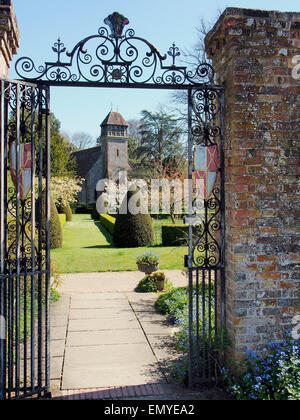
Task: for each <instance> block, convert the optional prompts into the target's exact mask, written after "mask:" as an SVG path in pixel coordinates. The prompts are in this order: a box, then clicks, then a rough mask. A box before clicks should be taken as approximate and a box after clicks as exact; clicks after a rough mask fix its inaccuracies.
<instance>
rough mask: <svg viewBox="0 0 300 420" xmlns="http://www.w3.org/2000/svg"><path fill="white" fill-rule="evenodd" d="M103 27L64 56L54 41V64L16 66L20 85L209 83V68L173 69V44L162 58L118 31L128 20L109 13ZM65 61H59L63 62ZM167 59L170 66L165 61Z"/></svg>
mask: <svg viewBox="0 0 300 420" xmlns="http://www.w3.org/2000/svg"><path fill="white" fill-rule="evenodd" d="M104 23H105V24H107V25H108V26H109V28H110V30H111V34H109V32H108V30H107V29H106V28H105V27H101V28H100V29H99V30H98V33H97V34H95V35H92V36H89V37H87V38H85V39H83V40H82V41H80V42H78V43H77V44H76V45H75V47H74V48H73V50H72V51H71V52H67V50H66V47H65V45H64V44H63V43H62V42H61V40H60V39H58V40H57V42H56V43H55V44H54V46H53V47H52V50H53V51H54V52H55V53H56V54H57V60H56V61H49V62H45V64H44V65H41V66H38V67H37V66H36V65H35V63H34V61H33V60H32V59H31V58H29V57H22V58H20V59H19V60H18V61H17V62H16V66H15V69H16V72H17V74H18V75H19V76H20V77H21V78H22V79H24V80H29V81H38V80H43V81H46V82H53V83H56V84H62V83H66V84H70V83H72V82H73V83H74V82H89V83H95V84H97V85H107V84H119V85H121V84H150V83H152V84H154V85H157V86H166V87H168V86H180V85H197V84H203V83H212V82H213V80H214V71H213V68H212V67H211V66H210V65H209V64H208V63H202V64H200V65H199V66H198V67H197V68H196V69H195V70H188V69H187V67H184V66H177V65H176V59H177V58H178V57H179V56H180V51H179V48H178V47H177V46H176V45H175V44H173V45H172V46H171V47H170V49H169V51H168V52H167V54H165V55H161V54H160V52H159V51H158V50H157V49H156V48H155V47H154V46H153V45H152V44H151V43H149V42H148V41H146V40H145V39H143V38H140V37H138V36H136V35H135V31H134V30H133V29H128V30H127V31H126V32H125V34H124V35H123V30H124V27H125V26H126V25H128V23H129V20H128V19H127V18H125V17H124V16H122V15H120V14H119V13H117V12H115V13H113V14H111V15H110V16H108V17H107V18H106V19H105V20H104ZM64 55H65V56H66V57H67V58H69V60H66V58H65V59H63V58H62V57H63V56H64ZM168 57H171V59H172V62H171V64H167V58H168Z"/></svg>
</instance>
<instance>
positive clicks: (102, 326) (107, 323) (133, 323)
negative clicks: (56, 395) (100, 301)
mask: <svg viewBox="0 0 300 420" xmlns="http://www.w3.org/2000/svg"><path fill="white" fill-rule="evenodd" d="M139 328H140V324H139V323H138V321H137V319H136V317H135V315H134V314H132V315H131V318H129V317H128V318H127V319H126V318H124V317H123V318H121V317H120V318H106V319H105V320H104V319H99V318H98V319H71V320H70V321H69V328H68V330H69V331H100V330H115V331H116V334H117V331H118V330H127V329H139Z"/></svg>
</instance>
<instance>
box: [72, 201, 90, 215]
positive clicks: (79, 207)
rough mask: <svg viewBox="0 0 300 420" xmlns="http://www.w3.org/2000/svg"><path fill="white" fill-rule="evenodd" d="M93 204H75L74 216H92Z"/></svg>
mask: <svg viewBox="0 0 300 420" xmlns="http://www.w3.org/2000/svg"><path fill="white" fill-rule="evenodd" d="M94 208H95V203H88V204H85V203H76V207H75V214H92V212H93V209H94Z"/></svg>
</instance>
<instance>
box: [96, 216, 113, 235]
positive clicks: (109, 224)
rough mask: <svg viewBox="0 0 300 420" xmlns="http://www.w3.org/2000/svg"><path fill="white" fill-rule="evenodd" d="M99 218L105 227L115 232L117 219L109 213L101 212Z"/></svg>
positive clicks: (110, 231) (111, 232)
mask: <svg viewBox="0 0 300 420" xmlns="http://www.w3.org/2000/svg"><path fill="white" fill-rule="evenodd" d="M99 220H100V223H101V225H102V226H103V227H105V229H106V230H107V231H108V232H109V233H110V234H112V235H113V234H114V229H115V222H116V219H115V218H114V217H112V216H109V215H108V214H100V215H99Z"/></svg>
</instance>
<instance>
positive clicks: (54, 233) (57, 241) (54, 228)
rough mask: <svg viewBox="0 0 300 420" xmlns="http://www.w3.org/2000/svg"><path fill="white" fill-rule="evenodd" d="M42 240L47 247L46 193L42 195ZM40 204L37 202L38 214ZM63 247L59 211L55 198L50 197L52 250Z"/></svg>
mask: <svg viewBox="0 0 300 420" xmlns="http://www.w3.org/2000/svg"><path fill="white" fill-rule="evenodd" d="M42 194H43V195H42V240H43V244H44V245H46V192H45V191H43V193H42ZM38 207H39V202H38V201H37V202H36V212H38ZM37 214H38V213H37ZM61 247H62V228H61V224H60V220H59V217H58V211H57V208H56V206H55V203H54V200H53V197H52V196H50V248H51V249H55V248H61Z"/></svg>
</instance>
